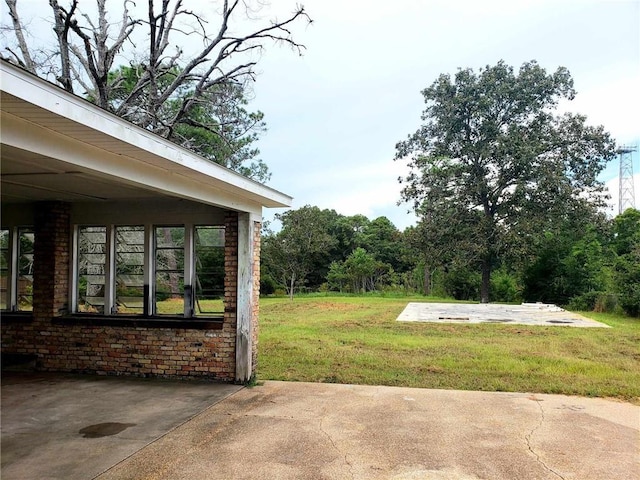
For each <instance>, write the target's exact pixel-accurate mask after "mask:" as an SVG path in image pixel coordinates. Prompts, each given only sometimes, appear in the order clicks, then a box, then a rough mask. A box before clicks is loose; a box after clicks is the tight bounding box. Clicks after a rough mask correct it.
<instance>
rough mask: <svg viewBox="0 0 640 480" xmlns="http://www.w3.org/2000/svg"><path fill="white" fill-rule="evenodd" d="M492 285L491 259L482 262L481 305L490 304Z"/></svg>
mask: <svg viewBox="0 0 640 480" xmlns="http://www.w3.org/2000/svg"><path fill="white" fill-rule="evenodd" d="M490 285H491V259H488V258H485V259H484V260H483V261H482V284H481V285H480V303H489V286H490Z"/></svg>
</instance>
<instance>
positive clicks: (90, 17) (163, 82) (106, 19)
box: [3, 0, 311, 179]
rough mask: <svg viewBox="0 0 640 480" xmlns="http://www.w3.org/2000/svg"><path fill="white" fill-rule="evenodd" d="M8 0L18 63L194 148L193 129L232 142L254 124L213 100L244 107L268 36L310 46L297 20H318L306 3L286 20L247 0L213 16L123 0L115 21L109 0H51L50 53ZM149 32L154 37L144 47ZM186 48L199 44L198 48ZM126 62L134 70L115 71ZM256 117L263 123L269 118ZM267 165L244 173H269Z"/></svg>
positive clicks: (177, 1) (227, 2)
mask: <svg viewBox="0 0 640 480" xmlns="http://www.w3.org/2000/svg"><path fill="white" fill-rule="evenodd" d="M5 1H6V4H7V7H8V10H9V17H10V19H11V24H12V28H11V31H12V32H13V34H14V36H15V42H14V43H15V46H14V47H11V46H9V45H8V42H7V39H6V38H3V43H4V44H5V45H4V49H5V51H6V52H7V53H8V54H9V57H10V59H11V60H12V61H14V62H15V63H18V64H19V65H21V66H23V67H24V68H26V69H27V70H29V71H31V72H32V73H34V74H37V75H40V76H43V77H46V78H53V79H55V81H57V82H58V83H59V84H60V85H61V86H62V87H63V88H65V89H66V90H67V91H69V92H71V93H73V92H85V95H87V96H88V97H89V98H91V99H92V100H93V101H94V102H95V103H96V104H97V105H99V106H101V107H102V108H105V109H108V110H110V111H113V112H114V113H115V114H117V115H119V116H121V117H123V118H127V119H129V120H130V121H132V122H134V123H136V124H137V125H140V126H142V127H143V128H145V129H148V130H150V131H153V132H155V133H157V134H158V135H161V136H163V137H164V138H167V139H169V140H172V141H175V142H176V143H179V144H182V145H184V146H185V147H187V148H199V146H202V144H203V142H197V141H195V139H194V138H193V137H194V136H193V135H190V134H189V132H190V131H189V130H187V131H185V128H188V127H192V128H193V127H195V128H197V129H198V131H199V132H200V134H202V132H207V133H209V134H211V135H214V136H216V137H218V138H219V139H220V141H222V142H223V143H225V144H226V145H227V146H228V147H229V148H233V147H234V145H235V144H234V139H235V138H237V129H234V128H233V127H232V125H233V124H234V123H237V124H239V125H241V127H240V128H241V129H242V128H244V127H245V126H247V125H248V124H247V123H246V122H244V123H243V120H242V118H243V117H242V115H240V118H238V117H237V116H234V115H229V116H228V117H226V118H224V120H222V121H221V118H222V117H221V116H220V115H210V113H211V110H210V109H211V108H213V107H212V105H217V104H218V103H220V102H219V100H220V98H221V95H222V96H225V95H226V96H227V98H226V99H225V100H226V101H225V102H222V103H224V105H234V102H235V105H238V100H242V99H244V98H246V93H247V92H248V90H247V89H248V88H249V86H250V84H251V82H253V81H254V80H255V78H256V72H255V66H256V64H257V61H258V53H259V52H260V51H261V50H262V49H263V48H264V47H265V45H266V44H267V43H268V42H275V43H280V44H285V45H288V46H290V47H291V48H293V49H294V50H295V51H297V52H298V53H302V51H303V50H304V46H303V45H301V44H300V43H298V42H297V41H296V40H294V38H293V35H292V32H291V27H292V25H294V24H295V23H296V22H298V21H300V20H303V21H304V20H306V21H309V22H310V21H311V20H310V18H309V16H308V15H307V13H306V12H305V10H304V7H302V6H297V7H296V8H295V10H294V11H293V13H291V14H290V15H289V16H287V17H286V18H284V19H282V20H278V19H274V20H271V21H263V20H253V19H255V18H256V17H258V16H257V15H256V13H257V10H259V9H260V6H261V5H260V4H259V3H258V4H257V6H256V5H251V3H250V2H249V1H248V0H247V1H241V0H224V1H223V2H222V5H220V7H219V8H218V9H217V10H216V11H210V12H207V13H206V14H201V13H198V12H196V11H194V10H190V9H189V8H187V7H186V6H185V4H184V3H185V2H184V1H183V0H161V1H154V0H148V2H147V7H146V9H144V8H142V9H138V8H136V5H135V3H134V2H132V1H131V0H122V9H121V15H120V18H119V20H118V21H116V20H112V19H111V18H110V16H109V13H108V12H109V11H114V10H115V8H113V7H111V6H110V7H109V8H107V0H96V2H95V11H94V12H88V11H81V10H80V2H79V0H69V1H68V6H64V5H61V4H60V2H59V1H58V0H49V5H50V7H51V12H52V14H53V21H52V23H53V33H54V35H55V40H54V41H53V42H51V43H52V44H54V45H55V48H54V49H53V50H52V51H44V52H43V51H41V50H40V49H39V48H38V47H37V46H34V45H29V43H28V42H27V39H26V37H25V27H24V24H23V22H22V20H21V17H20V15H19V11H18V7H17V1H16V0H5ZM84 6H85V4H84V3H83V7H84ZM212 10H213V9H212ZM139 12H141V13H139ZM242 17H244V20H245V21H242V20H241V18H242ZM214 19H215V20H214ZM143 29H146V34H147V35H146V38H145V40H144V42H146V43H144V46H143V47H142V48H140V47H138V45H140V44H142V43H143V42H142V41H140V39H141V38H142V36H141V33H142V30H143ZM196 38H197V39H198V40H199V42H198V41H197V40H196ZM130 44H133V45H135V46H136V49H137V50H136V51H135V52H127V51H126V48H125V47H127V46H128V45H130ZM188 45H190V46H194V45H198V47H197V48H195V50H193V49H192V50H190V49H189V48H188V47H187V46H188ZM34 52H35V53H34ZM38 52H39V53H38ZM125 63H129V65H130V66H131V67H132V69H131V70H122V69H118V68H117V67H119V66H122V65H123V64H125ZM114 71H115V72H116V74H115V75H113V74H112V73H113V72H114ZM125 84H127V85H126V88H123V85H125ZM239 92H241V95H240V96H238V94H239ZM229 96H230V97H231V102H230V103H229ZM241 103H242V102H241V101H240V104H241ZM228 113H230V114H232V113H233V109H230V110H229V112H228ZM236 113H237V112H236ZM245 120H246V118H245ZM255 120H256V122H255V124H256V126H257V127H258V130H259V129H260V128H262V124H261V120H262V119H261V117H260V118H256V119H255ZM191 132H192V131H191ZM219 160H220V159H218V158H216V161H219ZM220 163H223V164H224V163H225V162H222V161H220ZM230 166H232V167H233V166H235V165H234V163H233V162H231V165H230ZM263 167H264V166H262V167H260V165H258V168H257V169H254V170H252V169H251V167H249V170H248V171H247V170H245V171H242V169H240V170H241V171H242V172H243V173H251V172H254V173H256V177H257V178H258V179H265V178H266V177H265V176H266V172H264V168H263Z"/></svg>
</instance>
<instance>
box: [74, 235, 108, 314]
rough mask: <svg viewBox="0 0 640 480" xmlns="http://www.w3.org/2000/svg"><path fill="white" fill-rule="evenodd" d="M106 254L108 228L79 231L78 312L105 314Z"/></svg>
mask: <svg viewBox="0 0 640 480" xmlns="http://www.w3.org/2000/svg"><path fill="white" fill-rule="evenodd" d="M106 253H107V228H106V227H80V228H79V229H78V289H77V290H78V297H77V311H78V312H87V313H104V305H105V278H106V277H105V274H106V266H107V255H106Z"/></svg>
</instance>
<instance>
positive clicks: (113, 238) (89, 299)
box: [73, 225, 225, 317]
mask: <svg viewBox="0 0 640 480" xmlns="http://www.w3.org/2000/svg"><path fill="white" fill-rule="evenodd" d="M75 232H76V238H75V245H76V247H75V248H76V252H75V255H76V259H77V260H76V275H75V279H76V280H75V284H74V289H75V294H74V306H73V311H74V312H76V313H92V314H102V315H105V314H106V315H171V316H177V315H179V316H185V317H192V316H201V317H206V316H209V317H210V316H221V315H222V314H223V313H224V303H223V301H224V273H225V270H224V245H225V234H224V227H221V226H195V227H194V226H193V225H154V226H143V225H117V226H79V227H77V228H76V230H75Z"/></svg>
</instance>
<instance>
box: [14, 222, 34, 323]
mask: <svg viewBox="0 0 640 480" xmlns="http://www.w3.org/2000/svg"><path fill="white" fill-rule="evenodd" d="M33 241H34V234H33V230H32V229H30V228H21V229H20V230H19V232H18V305H17V308H18V310H21V311H31V310H33Z"/></svg>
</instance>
